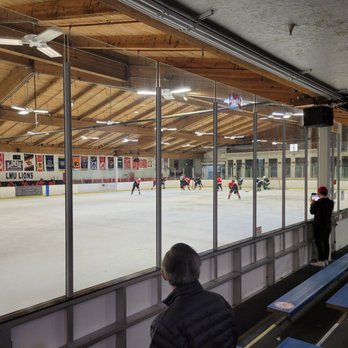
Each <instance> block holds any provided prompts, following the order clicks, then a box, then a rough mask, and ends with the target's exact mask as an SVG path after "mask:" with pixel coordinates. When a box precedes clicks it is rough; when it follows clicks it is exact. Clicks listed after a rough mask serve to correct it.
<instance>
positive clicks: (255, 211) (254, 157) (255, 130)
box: [252, 95, 257, 238]
mask: <svg viewBox="0 0 348 348" xmlns="http://www.w3.org/2000/svg"><path fill="white" fill-rule="evenodd" d="M256 102H257V98H256V95H255V96H254V110H253V144H254V146H253V183H252V185H253V191H252V192H253V238H256V227H257V216H256V214H257V192H256V178H257V175H256V170H257V165H256V162H257V109H256Z"/></svg>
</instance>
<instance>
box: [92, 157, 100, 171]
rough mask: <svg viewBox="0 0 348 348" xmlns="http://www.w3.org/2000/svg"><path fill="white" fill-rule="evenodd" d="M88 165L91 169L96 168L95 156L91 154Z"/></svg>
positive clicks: (96, 160)
mask: <svg viewBox="0 0 348 348" xmlns="http://www.w3.org/2000/svg"><path fill="white" fill-rule="evenodd" d="M90 167H91V169H92V170H97V169H98V159H97V156H91V157H90Z"/></svg>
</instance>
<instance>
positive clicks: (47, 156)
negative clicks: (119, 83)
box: [0, 73, 65, 316]
mask: <svg viewBox="0 0 348 348" xmlns="http://www.w3.org/2000/svg"><path fill="white" fill-rule="evenodd" d="M0 78H1V77H0ZM62 90H63V83H62V81H61V80H58V82H57V79H56V77H53V76H49V75H43V74H40V75H38V74H36V73H30V74H29V75H28V79H27V80H26V82H25V83H23V84H22V85H20V87H19V88H17V89H16V90H15V92H14V93H13V94H12V96H11V98H9V99H7V100H6V101H4V102H3V103H2V107H6V108H8V109H9V110H10V111H8V112H11V113H12V116H11V117H16V118H19V122H18V127H13V122H6V121H4V124H3V126H4V127H7V128H8V130H7V131H6V132H3V133H2V135H1V142H2V143H3V144H6V143H8V144H18V145H16V147H17V146H18V148H17V149H16V150H13V151H10V152H7V151H4V149H2V148H1V146H0V181H1V186H2V187H1V188H0V211H1V237H0V238H1V243H0V275H1V284H2V285H1V287H0V297H1V298H2V299H3V300H2V301H1V302H0V316H1V315H4V314H7V313H10V312H14V311H17V310H20V309H23V308H26V307H30V306H33V305H36V304H38V303H41V302H45V301H48V300H51V299H53V298H57V297H60V296H64V294H65V273H64V272H65V240H64V238H65V232H64V228H65V226H64V223H65V219H64V216H65V215H64V214H65V212H64V192H65V185H64V182H63V180H64V168H60V166H59V163H60V159H61V158H63V157H64V156H63V154H64V142H63V141H62V140H63V139H64V132H63V131H62V128H63V120H61V121H58V123H52V120H51V117H50V116H49V115H48V113H55V110H57V108H59V105H61V104H62V103H63V100H62V98H61V97H57V95H61V92H62ZM38 91H40V93H38ZM34 109H35V110H39V111H40V112H38V113H34V112H33V110H34ZM18 113H20V114H19V115H18ZM22 120H23V122H22ZM57 129H59V131H58V132H57ZM4 139H7V140H4ZM47 142H50V143H52V151H51V149H50V148H49V147H40V144H42V143H47ZM33 144H37V146H32V145H33ZM5 146H6V145H5ZM25 149H28V150H25ZM2 198H3V199H2ZM8 198H11V199H8Z"/></svg>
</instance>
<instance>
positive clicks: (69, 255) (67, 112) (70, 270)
mask: <svg viewBox="0 0 348 348" xmlns="http://www.w3.org/2000/svg"><path fill="white" fill-rule="evenodd" d="M65 40H66V45H65V54H64V62H63V89H64V142H65V146H64V155H65V279H66V280H65V289H66V290H65V296H66V298H67V299H68V300H69V299H71V298H72V297H73V294H74V264H73V261H74V260H73V258H74V248H73V247H74V245H73V243H74V238H73V189H72V186H73V184H72V180H73V177H72V121H71V75H70V64H69V44H68V40H69V37H68V36H67V37H65ZM66 313H67V343H68V345H69V344H70V343H71V342H73V340H74V332H73V320H74V318H73V309H72V307H68V308H67V310H66Z"/></svg>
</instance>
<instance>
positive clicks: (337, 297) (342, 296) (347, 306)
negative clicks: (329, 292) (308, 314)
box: [326, 283, 348, 312]
mask: <svg viewBox="0 0 348 348" xmlns="http://www.w3.org/2000/svg"><path fill="white" fill-rule="evenodd" d="M326 305H327V306H328V307H331V308H334V309H339V310H341V311H344V312H348V283H347V284H346V285H345V286H343V287H342V288H341V289H339V290H338V291H337V292H336V293H335V294H334V295H333V296H331V297H330V298H329V299H328V300H327V301H326Z"/></svg>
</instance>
